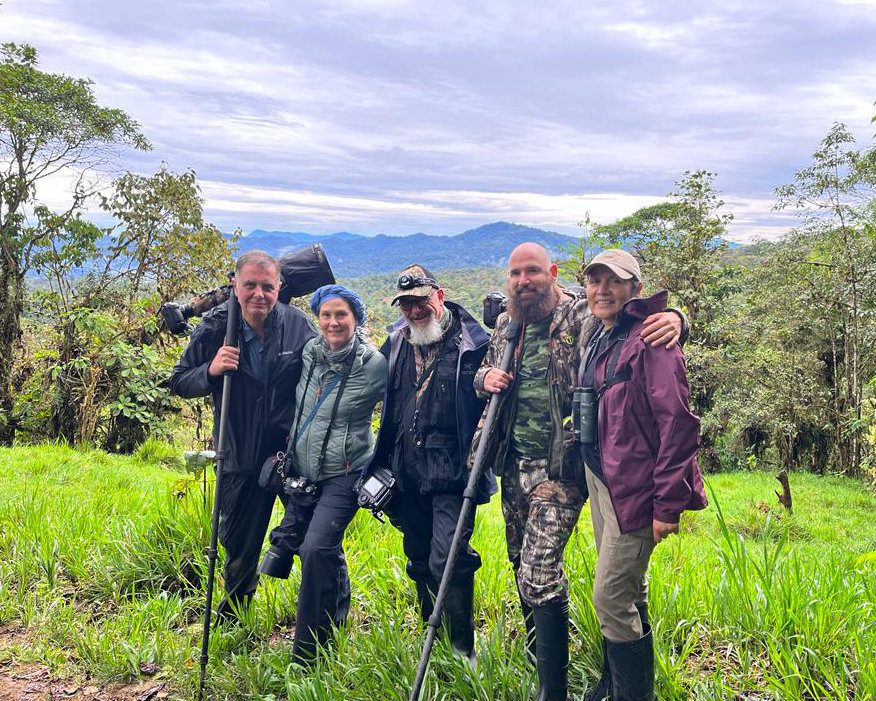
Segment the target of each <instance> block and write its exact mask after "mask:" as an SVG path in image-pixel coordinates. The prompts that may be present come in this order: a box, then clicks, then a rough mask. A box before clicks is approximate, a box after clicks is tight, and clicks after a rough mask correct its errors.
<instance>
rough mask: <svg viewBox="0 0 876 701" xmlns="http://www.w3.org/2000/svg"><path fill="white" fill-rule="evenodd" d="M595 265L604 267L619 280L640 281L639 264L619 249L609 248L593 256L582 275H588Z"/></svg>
mask: <svg viewBox="0 0 876 701" xmlns="http://www.w3.org/2000/svg"><path fill="white" fill-rule="evenodd" d="M597 265H604V266H605V267H606V268H608V269H609V270H611V272H613V273H614V274H615V275H617V276H618V277H619V278H620V279H621V280H632V279H633V278H635V279H636V280H641V279H642V271H641V270H639V262H638V261H637V260H636V259H635V258H633V256H632V255H631V254H630V253H627V252H626V251H624V250H622V249H620V248H610V249H608V250H607V251H602V253H599V254H597V255H596V256H594V258H593V260H591V261H590V263H589V264H588V265H587V267H586V268H584V273H585V274H586V273H589V272H590V271H591V270H592V269H593V268H595V267H596V266H597Z"/></svg>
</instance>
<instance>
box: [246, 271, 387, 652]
mask: <svg viewBox="0 0 876 701" xmlns="http://www.w3.org/2000/svg"><path fill="white" fill-rule="evenodd" d="M310 308H311V310H313V313H314V314H315V315H316V318H317V322H318V325H319V330H320V335H319V336H317V337H316V338H314V339H312V340H310V341H308V343H307V344H306V345H305V346H304V350H303V352H302V361H303V363H302V370H301V379H300V380H299V382H298V387H297V390H296V403H295V417H294V419H293V422H292V428H291V430H290V434H289V435H290V439H289V446H288V449H287V452H288V453H289V454H290V455H291V456H292V459H291V461H290V460H287V464H288V466H289V469H288V471H287V474H286V480H285V482H284V484H285V485H286V487H285V491H284V493H283V494H281V495H280V499H281V500H282V501H283V505H284V506H285V507H286V514H285V516H284V517H283V521H282V522H281V523H280V525H279V526H277V528H275V529H274V530H273V531H271V535H270V541H271V547H270V548H269V549H268V552H267V553H266V554H265V558H264V560H263V561H262V564H261V566H260V568H259V571H260V572H262V573H263V574H267V575H270V576H273V577H280V578H283V579H285V578H287V577H288V576H289V572H290V570H291V568H292V562H293V559H294V556H295V555H298V557H299V560H300V562H301V586H300V589H299V591H298V607H297V609H298V610H297V620H296V628H295V642H294V645H293V647H292V659H293V661H294V662H297V663H298V664H300V665H303V666H309V665H310V663H312V661H313V659H314V657H315V653H316V647H317V645H320V644H325V643H327V642H328V641H329V639H330V637H331V632H332V629H333V627H335V626H339V625H341V624H342V623H343V622H344V620H345V618H346V616H347V612H348V611H349V608H350V580H349V577H348V575H347V567H346V560H345V559H344V551H343V547H342V542H343V538H344V530H345V529H346V528H347V525H348V524H349V523H350V521H351V520H352V519H353V516H354V515H355V514H356V510H357V508H358V505H357V503H356V492H355V488H354V487H355V483H356V480H357V479H358V477H359V473H360V470H361V468H362V467H363V466H364V465H365V464H367V462H368V460H369V458H370V457H371V451H372V448H373V446H372V435H371V414H372V412H373V410H374V405H375V404H376V403H377V401H378V400H379V399H380V398H381V397H382V396H383V390H384V388H385V386H386V373H387V366H386V359H385V358H384V357H383V356H382V355H381V354H380V352H379V351H378V350H377V348H375V347H374V346H373V345H372V344H371V343H369V342H368V340H367V339H366V338H365V335H364V334H363V333H360V332H359V331H360V329H361V327H362V325H363V324H364V323H365V319H366V316H365V304H364V302H363V301H362V298H361V297H359V295H357V294H356V293H355V292H353V291H352V290H350V289H348V288H346V287H344V286H343V285H325V286H323V287H320V288H319V289H318V290H317V291H316V292H314V294H313V297H311V299H310ZM290 478H291V479H290ZM293 486H295V488H293Z"/></svg>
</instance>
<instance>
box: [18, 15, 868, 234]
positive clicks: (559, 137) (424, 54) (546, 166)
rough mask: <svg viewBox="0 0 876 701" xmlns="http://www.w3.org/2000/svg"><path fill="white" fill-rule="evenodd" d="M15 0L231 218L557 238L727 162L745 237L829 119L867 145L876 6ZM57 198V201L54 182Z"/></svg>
mask: <svg viewBox="0 0 876 701" xmlns="http://www.w3.org/2000/svg"><path fill="white" fill-rule="evenodd" d="M549 5H550V7H540V6H539V5H538V4H536V3H531V2H523V1H520V0H481V2H478V3H473V2H458V1H453V0H451V1H444V2H441V3H434V2H425V1H419V0H418V1H406V0H323V1H314V0H311V1H309V2H304V3H288V2H283V1H281V0H255V1H252V0H251V1H250V2H249V3H239V2H230V1H227V0H219V1H217V0H210V1H207V0H180V1H179V2H169V1H168V0H155V1H154V2H150V3H117V2H110V1H109V0H79V1H78V2H76V3H70V2H63V0H7V2H6V3H5V4H4V6H3V7H2V8H0V40H2V41H17V42H29V43H32V44H33V45H35V46H36V47H37V48H38V49H39V51H40V63H41V67H42V68H43V69H44V70H48V71H53V72H64V73H68V74H71V75H76V76H88V77H90V78H92V79H93V80H94V82H95V91H96V93H97V94H98V96H99V99H100V100H101V101H102V102H103V103H104V104H107V105H111V106H115V107H120V108H122V109H124V110H125V111H127V112H128V113H129V114H130V115H132V116H133V117H134V118H135V119H137V120H138V121H139V122H140V123H141V125H142V126H143V130H144V132H145V134H146V136H147V137H148V138H149V139H150V140H151V141H152V142H153V144H154V145H155V147H156V148H155V151H153V152H151V153H149V154H136V155H131V157H130V159H129V161H128V162H127V163H126V165H128V166H129V167H131V168H132V169H136V170H140V171H143V172H151V171H154V170H155V169H156V168H157V167H158V164H159V163H160V162H161V161H166V162H167V163H168V164H169V165H170V167H171V168H173V169H175V170H183V169H185V168H193V169H194V170H195V171H196V172H197V174H198V177H199V179H200V180H201V183H202V188H203V192H204V195H205V197H206V206H207V214H208V217H209V218H210V219H211V220H212V221H213V222H214V223H216V224H217V225H219V226H220V227H222V228H223V229H231V228H234V227H238V226H239V227H241V228H243V229H244V231H249V230H250V229H253V228H264V229H287V230H297V231H300V230H307V231H313V232H331V231H338V230H350V231H356V232H359V233H375V234H376V233H387V234H401V233H412V232H415V231H425V232H428V233H457V232H459V231H462V230H463V229H466V228H470V227H472V226H477V225H480V224H483V223H486V222H489V221H494V220H497V219H504V220H512V221H516V222H518V223H522V224H528V225H533V226H541V227H546V228H552V229H555V230H559V231H564V232H566V233H573V232H574V231H575V230H576V223H577V222H578V221H579V220H581V219H582V218H583V217H584V216H585V214H587V213H589V215H590V216H591V218H592V219H594V220H596V221H599V222H607V221H611V220H613V219H615V218H617V217H620V216H624V215H626V214H629V213H631V212H632V211H634V210H635V209H637V208H638V207H641V206H645V205H649V204H653V203H654V202H656V201H658V200H659V199H661V198H662V197H665V196H666V194H667V193H668V192H669V191H671V190H672V188H673V183H674V181H675V180H677V179H679V178H680V177H681V175H682V174H683V172H684V171H685V170H687V169H697V168H706V169H708V170H712V171H715V172H717V174H718V177H717V181H716V182H717V185H718V187H719V189H720V190H721V191H722V196H723V198H724V199H725V200H726V202H727V204H728V209H729V210H730V211H732V212H734V214H735V215H736V219H735V221H734V223H733V225H732V228H731V230H730V234H731V236H732V237H734V238H737V239H746V238H751V237H753V236H757V235H768V236H772V235H777V234H779V233H781V232H782V231H785V230H786V229H787V228H788V226H789V225H790V223H791V221H790V220H789V218H788V217H787V215H782V216H779V215H776V214H774V213H772V212H771V211H770V208H771V205H772V203H773V198H772V189H773V188H774V187H776V186H777V185H780V184H782V183H785V182H787V181H789V180H790V179H791V177H792V176H793V173H794V171H795V170H797V169H799V168H801V167H803V166H804V165H806V163H807V162H808V159H809V154H810V153H811V152H812V151H813V150H814V148H815V147H816V145H817V143H818V141H819V139H820V138H821V137H822V136H823V135H824V134H825V133H826V132H827V130H828V128H829V127H830V125H831V124H832V122H834V121H836V120H838V121H844V122H846V123H847V124H848V125H849V127H850V128H852V130H853V131H854V132H855V133H857V134H858V135H859V137H860V138H861V140H862V143H864V142H866V141H867V140H869V137H870V135H871V133H872V126H871V125H870V123H869V119H870V117H871V116H872V114H873V111H874V108H873V100H874V98H876V89H874V86H876V81H874V66H876V42H874V41H873V36H876V11H874V10H876V3H874V2H872V1H869V2H865V1H860V2H835V1H834V2H811V1H809V0H805V1H801V2H793V3H790V2H788V3H783V2H776V3H759V2H754V1H753V0H752V1H747V2H732V1H725V2H721V3H710V2H706V3H703V2H689V1H688V0H680V1H679V2H673V3H662V4H658V3H646V2H643V1H638V0H623V1H621V2H616V3H612V5H611V7H610V8H609V7H604V8H593V7H587V6H588V5H590V3H581V2H566V1H564V0H563V1H559V2H552V3H550V4H549ZM43 196H45V197H47V198H50V197H52V196H54V193H53V192H50V193H48V194H46V193H44V194H43Z"/></svg>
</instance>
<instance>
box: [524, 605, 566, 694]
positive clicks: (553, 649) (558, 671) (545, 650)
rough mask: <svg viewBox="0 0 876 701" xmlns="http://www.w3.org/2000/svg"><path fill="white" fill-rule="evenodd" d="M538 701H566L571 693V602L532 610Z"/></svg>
mask: <svg viewBox="0 0 876 701" xmlns="http://www.w3.org/2000/svg"><path fill="white" fill-rule="evenodd" d="M532 617H533V620H534V621H535V657H536V666H537V667H538V685H539V687H538V701H566V697H567V694H568V690H569V678H568V677H569V602H568V601H557V602H554V603H550V604H548V605H547V606H537V607H533V609H532Z"/></svg>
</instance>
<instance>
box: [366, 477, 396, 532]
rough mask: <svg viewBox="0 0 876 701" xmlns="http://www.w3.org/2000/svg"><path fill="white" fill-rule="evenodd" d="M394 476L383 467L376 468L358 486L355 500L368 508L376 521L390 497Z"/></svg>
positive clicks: (379, 519) (393, 486) (393, 485)
mask: <svg viewBox="0 0 876 701" xmlns="http://www.w3.org/2000/svg"><path fill="white" fill-rule="evenodd" d="M394 488H395V477H394V476H393V474H392V472H390V471H389V470H387V469H386V468H385V467H378V468H376V469H375V470H374V471H373V472H372V473H371V474H370V475H368V476H367V477H366V478H365V479H364V480H363V481H362V484H361V485H360V486H359V496H358V498H357V501H358V503H359V506H360V507H361V508H363V509H368V510H369V511H370V512H371V513H372V514H374V517H375V518H376V519H377V520H378V521H383V519H382V518H381V517H380V514H381V512H382V511H383V509H384V507H385V506H386V505H387V504H388V503H389V500H390V499H392V495H393V489H394Z"/></svg>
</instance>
